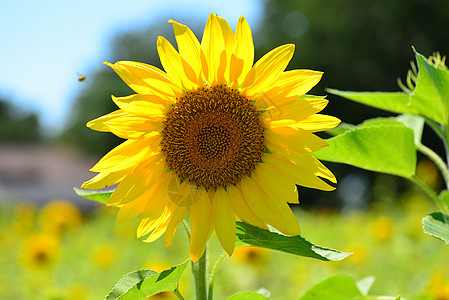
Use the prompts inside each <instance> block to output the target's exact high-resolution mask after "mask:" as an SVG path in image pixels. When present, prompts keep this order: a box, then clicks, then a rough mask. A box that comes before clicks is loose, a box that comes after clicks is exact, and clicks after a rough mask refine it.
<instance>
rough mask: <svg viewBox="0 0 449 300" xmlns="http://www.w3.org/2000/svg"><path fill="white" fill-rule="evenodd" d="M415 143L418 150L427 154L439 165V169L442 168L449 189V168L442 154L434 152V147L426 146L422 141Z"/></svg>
mask: <svg viewBox="0 0 449 300" xmlns="http://www.w3.org/2000/svg"><path fill="white" fill-rule="evenodd" d="M415 145H416V149H418V151H420V152H421V153H423V154H425V155H426V156H427V157H428V158H430V159H431V160H432V161H433V162H434V164H435V165H436V166H437V167H438V169H439V170H440V172H441V174H442V175H443V178H444V182H445V183H446V186H447V188H448V189H449V168H448V167H447V165H446V164H445V162H444V161H443V160H442V159H441V157H440V156H438V154H436V153H435V152H433V150H432V149H430V148H428V147H426V146H424V145H423V144H421V143H416V144H415Z"/></svg>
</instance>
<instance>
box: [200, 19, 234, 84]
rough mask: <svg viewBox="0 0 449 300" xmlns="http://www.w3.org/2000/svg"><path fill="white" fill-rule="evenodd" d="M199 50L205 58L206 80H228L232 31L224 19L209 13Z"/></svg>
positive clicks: (217, 81) (232, 48) (213, 81)
mask: <svg viewBox="0 0 449 300" xmlns="http://www.w3.org/2000/svg"><path fill="white" fill-rule="evenodd" d="M201 50H202V51H203V53H204V56H205V58H206V63H207V70H208V74H207V79H208V81H209V82H210V83H212V84H214V83H225V82H226V81H228V80H229V67H228V65H229V62H230V59H231V54H232V52H233V51H234V33H233V32H232V29H231V27H230V26H229V24H228V23H227V22H226V20H225V19H223V18H221V17H219V16H217V15H215V14H210V15H209V19H208V20H207V23H206V28H205V29H204V33H203V38H202V40H201ZM225 71H227V74H226V75H225ZM225 76H226V77H227V78H225Z"/></svg>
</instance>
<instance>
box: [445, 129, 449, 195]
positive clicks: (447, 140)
mask: <svg viewBox="0 0 449 300" xmlns="http://www.w3.org/2000/svg"><path fill="white" fill-rule="evenodd" d="M445 133H446V135H445V139H444V148H445V149H446V166H447V170H449V124H447V125H446V127H445ZM446 188H447V189H448V190H449V181H448V180H446Z"/></svg>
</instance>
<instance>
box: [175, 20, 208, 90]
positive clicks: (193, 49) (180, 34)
mask: <svg viewBox="0 0 449 300" xmlns="http://www.w3.org/2000/svg"><path fill="white" fill-rule="evenodd" d="M168 22H169V23H172V24H173V30H174V31H175V38H176V42H177V44H178V50H179V54H180V55H181V58H182V59H184V60H185V61H186V63H187V64H188V65H189V66H190V67H191V68H192V69H193V71H194V73H195V77H196V82H197V83H198V82H201V78H200V74H201V59H200V43H199V41H198V39H197V38H196V36H195V35H194V34H193V32H192V30H190V28H189V27H187V26H185V25H182V24H180V23H178V22H175V21H173V20H169V21H168Z"/></svg>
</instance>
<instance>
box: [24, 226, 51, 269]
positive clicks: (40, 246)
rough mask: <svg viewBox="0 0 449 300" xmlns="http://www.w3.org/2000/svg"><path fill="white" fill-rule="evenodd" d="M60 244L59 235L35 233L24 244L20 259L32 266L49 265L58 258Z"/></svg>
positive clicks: (26, 264)
mask: <svg viewBox="0 0 449 300" xmlns="http://www.w3.org/2000/svg"><path fill="white" fill-rule="evenodd" d="M59 244H60V243H59V239H58V237H57V236H55V235H53V234H49V233H37V234H33V235H31V236H30V237H28V238H27V239H26V240H25V241H24V242H23V244H22V249H21V255H20V261H21V263H22V264H23V265H25V266H27V267H31V268H45V267H49V266H51V265H52V264H53V262H54V261H55V260H56V257H57V255H58V253H59Z"/></svg>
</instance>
